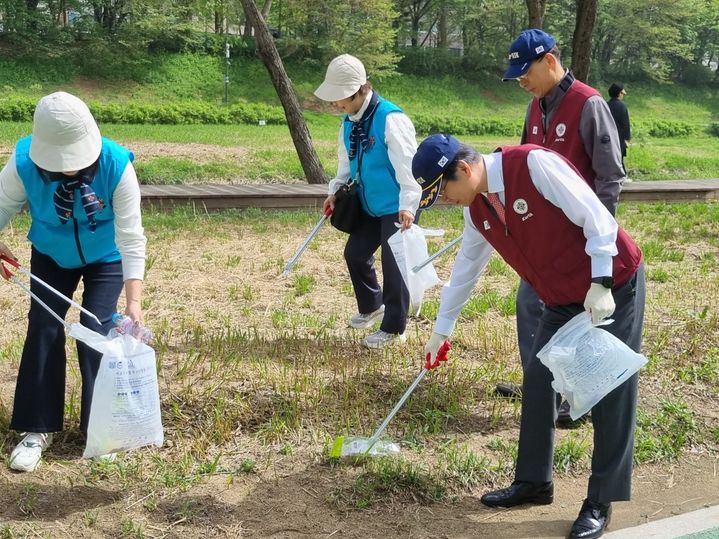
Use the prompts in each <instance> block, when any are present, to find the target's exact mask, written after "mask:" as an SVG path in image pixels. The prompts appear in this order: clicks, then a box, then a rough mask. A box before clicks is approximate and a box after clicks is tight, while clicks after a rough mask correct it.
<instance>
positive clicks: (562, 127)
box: [556, 124, 567, 137]
mask: <svg viewBox="0 0 719 539" xmlns="http://www.w3.org/2000/svg"><path fill="white" fill-rule="evenodd" d="M566 131H567V126H566V125H565V124H557V129H556V132H557V136H558V137H563V136H564V133H566Z"/></svg>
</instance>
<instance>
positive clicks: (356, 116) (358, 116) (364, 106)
mask: <svg viewBox="0 0 719 539" xmlns="http://www.w3.org/2000/svg"><path fill="white" fill-rule="evenodd" d="M371 99H372V92H367V95H366V96H365V98H364V103H362V106H361V107H360V109H359V110H358V111H357V114H352V115H350V117H349V119H350V120H351V121H353V122H356V121H358V120H360V119H361V118H362V115H363V114H364V111H366V110H367V107H369V102H370V100H371Z"/></svg>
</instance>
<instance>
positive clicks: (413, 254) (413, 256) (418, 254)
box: [387, 225, 440, 314]
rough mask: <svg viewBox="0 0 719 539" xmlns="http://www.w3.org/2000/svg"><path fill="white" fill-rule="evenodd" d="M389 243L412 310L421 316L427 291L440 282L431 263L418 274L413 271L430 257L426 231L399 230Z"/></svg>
mask: <svg viewBox="0 0 719 539" xmlns="http://www.w3.org/2000/svg"><path fill="white" fill-rule="evenodd" d="M387 242H388V243H389V246H390V249H392V254H393V255H394V259H395V260H396V261H397V266H399V271H400V272H401V273H402V279H404V284H405V286H407V290H409V299H410V302H411V304H412V308H413V309H415V310H416V313H417V314H419V311H420V308H421V307H422V298H423V297H424V292H425V290H427V289H429V288H432V287H433V286H434V285H436V284H438V283H439V282H440V280H439V277H438V276H437V272H436V271H435V269H434V265H432V264H431V263H429V264H427V265H426V266H425V267H423V268H422V269H420V270H419V271H418V272H416V273H415V272H413V271H412V268H414V267H415V266H417V265H418V264H421V263H422V262H424V261H425V260H426V259H427V257H428V254H427V240H426V239H425V235H424V231H423V230H422V228H420V227H419V226H417V225H412V226H411V227H410V228H409V229H407V230H405V231H404V232H403V231H402V230H397V232H395V233H394V234H393V235H392V236H390V238H389V240H387Z"/></svg>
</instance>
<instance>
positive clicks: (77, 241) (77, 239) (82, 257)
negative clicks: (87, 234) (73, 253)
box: [72, 217, 87, 266]
mask: <svg viewBox="0 0 719 539" xmlns="http://www.w3.org/2000/svg"><path fill="white" fill-rule="evenodd" d="M72 224H73V227H74V228H75V245H77V254H78V255H80V262H82V265H83V266H85V265H86V264H87V262H86V261H85V255H84V254H83V253H82V245H80V230H79V226H78V224H77V219H76V218H75V217H73V218H72Z"/></svg>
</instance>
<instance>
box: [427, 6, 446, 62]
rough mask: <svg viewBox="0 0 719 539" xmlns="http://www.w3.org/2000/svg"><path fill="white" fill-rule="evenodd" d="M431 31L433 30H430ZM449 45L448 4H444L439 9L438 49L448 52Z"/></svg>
mask: <svg viewBox="0 0 719 539" xmlns="http://www.w3.org/2000/svg"><path fill="white" fill-rule="evenodd" d="M430 31H431V30H430ZM448 45H449V29H448V24H447V4H446V2H442V5H441V6H440V8H439V25H438V26H437V47H439V48H440V49H445V50H447V47H448Z"/></svg>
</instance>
